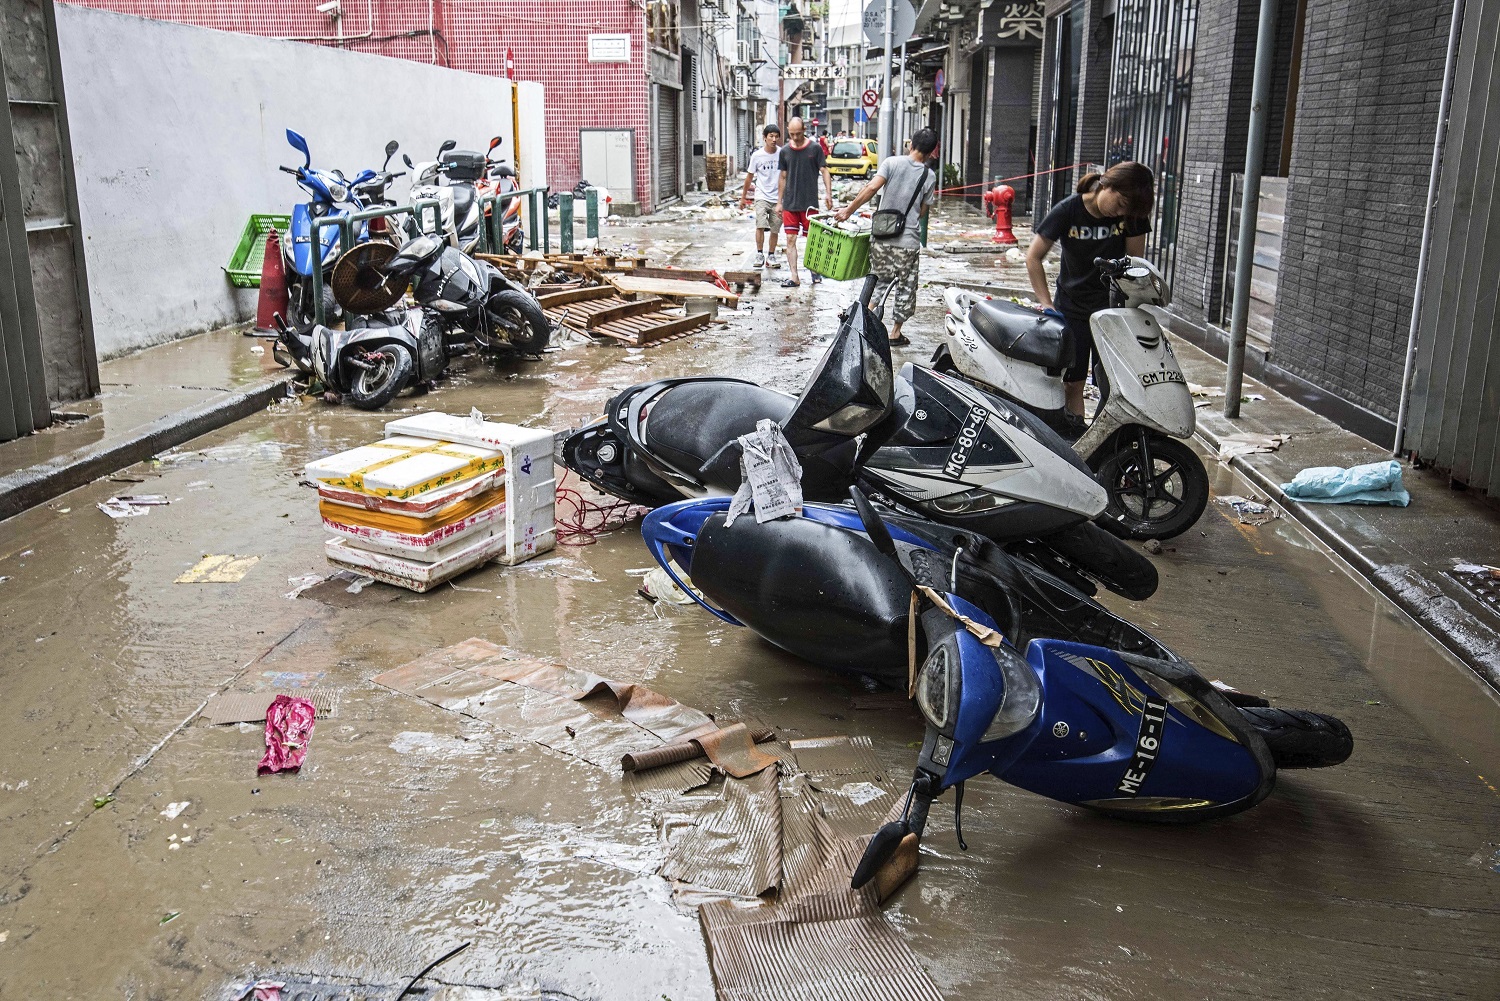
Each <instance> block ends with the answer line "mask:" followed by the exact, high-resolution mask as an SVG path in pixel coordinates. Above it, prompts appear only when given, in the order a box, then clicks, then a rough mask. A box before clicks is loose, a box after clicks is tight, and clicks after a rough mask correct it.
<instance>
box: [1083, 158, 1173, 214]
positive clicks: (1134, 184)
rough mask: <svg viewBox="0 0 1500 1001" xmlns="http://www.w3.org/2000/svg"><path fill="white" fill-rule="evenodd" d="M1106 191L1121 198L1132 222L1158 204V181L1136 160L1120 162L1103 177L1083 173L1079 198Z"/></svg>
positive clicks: (1149, 170) (1101, 175) (1103, 174)
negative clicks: (1090, 193) (1085, 193)
mask: <svg viewBox="0 0 1500 1001" xmlns="http://www.w3.org/2000/svg"><path fill="white" fill-rule="evenodd" d="M1104 188H1108V189H1109V190H1110V191H1113V192H1114V193H1115V194H1117V195H1119V196H1120V198H1121V199H1122V200H1123V201H1124V203H1125V215H1127V216H1130V217H1131V218H1133V219H1144V218H1145V217H1146V216H1148V215H1150V214H1151V206H1152V205H1154V204H1155V203H1156V178H1155V176H1153V175H1152V173H1151V168H1150V167H1148V166H1146V165H1145V164H1144V163H1136V162H1135V161H1134V160H1126V161H1125V162H1124V163H1117V164H1115V165H1114V166H1113V167H1111V168H1109V169H1108V170H1106V171H1105V172H1104V173H1102V174H1084V175H1083V176H1082V177H1080V178H1079V179H1078V188H1077V191H1078V193H1079V194H1080V195H1081V194H1083V193H1084V192H1087V191H1098V190H1102V189H1104Z"/></svg>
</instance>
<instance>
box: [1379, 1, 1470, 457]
mask: <svg viewBox="0 0 1500 1001" xmlns="http://www.w3.org/2000/svg"><path fill="white" fill-rule="evenodd" d="M1463 19H1464V0H1453V15H1452V19H1451V20H1450V21H1449V23H1448V58H1447V61H1446V62H1444V64H1443V90H1442V94H1441V96H1440V97H1439V98H1438V121H1437V135H1436V136H1435V137H1434V138H1433V140H1432V170H1431V172H1430V173H1429V174H1428V175H1427V208H1426V210H1425V211H1424V212H1423V213H1422V249H1421V251H1420V252H1419V253H1418V254H1417V288H1416V291H1415V292H1414V293H1413V294H1412V298H1411V327H1410V328H1409V329H1408V330H1407V333H1406V366H1405V367H1404V368H1403V369H1402V371H1401V402H1400V404H1399V405H1398V408H1397V410H1396V440H1395V441H1394V442H1392V443H1391V454H1392V455H1397V456H1399V455H1400V454H1401V448H1402V446H1403V445H1405V444H1406V418H1407V416H1408V415H1407V410H1408V409H1409V408H1410V407H1411V379H1412V372H1413V370H1414V369H1415V368H1416V364H1417V319H1418V317H1420V316H1421V314H1422V286H1423V285H1425V284H1426V283H1427V254H1428V251H1429V250H1431V248H1432V214H1433V209H1435V208H1436V207H1437V193H1438V175H1439V172H1440V171H1441V170H1442V166H1443V147H1444V146H1445V145H1446V144H1447V142H1448V97H1449V94H1450V93H1451V92H1452V89H1453V66H1454V64H1455V63H1456V62H1458V29H1459V25H1461V24H1462V23H1463Z"/></svg>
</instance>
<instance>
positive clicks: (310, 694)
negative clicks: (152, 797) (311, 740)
mask: <svg viewBox="0 0 1500 1001" xmlns="http://www.w3.org/2000/svg"><path fill="white" fill-rule="evenodd" d="M296 691H297V696H296V697H297V698H301V699H306V700H307V701H308V702H311V703H312V705H313V709H314V710H316V712H317V714H318V716H320V717H325V716H333V715H336V710H337V709H338V695H337V693H336V692H335V691H334V690H332V689H328V688H304V689H297V690H296ZM285 694H286V693H285V692H274V691H272V692H223V693H220V694H219V695H215V696H214V697H213V698H211V699H209V700H208V704H207V705H206V706H204V707H203V715H204V716H205V717H207V718H208V723H209V725H210V726H224V725H226V724H229V723H259V722H260V721H261V720H263V719H265V718H266V711H267V710H268V709H270V707H271V703H272V702H274V701H275V700H276V698H277V697H278V696H281V695H285ZM173 805H174V806H175V805H176V804H173ZM183 805H184V806H186V805H187V804H185V803H184V804H183Z"/></svg>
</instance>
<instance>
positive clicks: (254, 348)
mask: <svg viewBox="0 0 1500 1001" xmlns="http://www.w3.org/2000/svg"><path fill="white" fill-rule="evenodd" d="M250 353H251V354H253V355H263V354H265V353H266V349H265V348H263V347H261V346H260V345H259V344H252V345H250Z"/></svg>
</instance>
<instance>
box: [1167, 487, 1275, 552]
mask: <svg viewBox="0 0 1500 1001" xmlns="http://www.w3.org/2000/svg"><path fill="white" fill-rule="evenodd" d="M1214 503H1215V504H1219V505H1222V506H1224V507H1227V508H1229V509H1230V510H1232V511H1233V512H1234V513H1235V514H1236V515H1238V516H1239V519H1240V524H1241V525H1255V526H1259V525H1264V524H1266V523H1267V522H1269V521H1275V520H1276V519H1277V518H1278V517H1280V515H1278V514H1277V513H1276V512H1275V511H1274V510H1272V508H1271V506H1270V505H1268V504H1263V503H1261V502H1260V501H1258V500H1252V499H1251V498H1249V497H1240V496H1239V495H1237V494H1225V495H1224V496H1223V497H1215V498H1214ZM1152 541H1155V540H1154V539H1153V540H1152Z"/></svg>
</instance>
